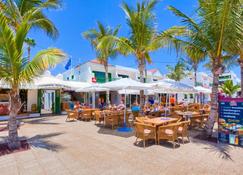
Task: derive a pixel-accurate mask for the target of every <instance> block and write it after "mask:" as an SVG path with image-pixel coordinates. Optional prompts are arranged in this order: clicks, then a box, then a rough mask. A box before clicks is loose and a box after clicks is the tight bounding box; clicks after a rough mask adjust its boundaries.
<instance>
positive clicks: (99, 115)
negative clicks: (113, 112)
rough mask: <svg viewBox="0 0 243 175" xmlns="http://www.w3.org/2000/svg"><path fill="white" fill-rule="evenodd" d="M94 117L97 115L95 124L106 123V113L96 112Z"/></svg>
mask: <svg viewBox="0 0 243 175" xmlns="http://www.w3.org/2000/svg"><path fill="white" fill-rule="evenodd" d="M94 115H95V124H97V122H99V124H100V123H102V122H103V123H104V112H103V111H98V110H96V111H95V112H94Z"/></svg>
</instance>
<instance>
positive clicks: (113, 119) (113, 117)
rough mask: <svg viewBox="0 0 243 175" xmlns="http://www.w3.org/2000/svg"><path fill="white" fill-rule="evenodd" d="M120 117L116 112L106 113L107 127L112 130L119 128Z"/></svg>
mask: <svg viewBox="0 0 243 175" xmlns="http://www.w3.org/2000/svg"><path fill="white" fill-rule="evenodd" d="M118 117H119V116H118V115H117V114H116V113H115V112H106V113H105V126H107V125H109V126H111V129H114V126H118Z"/></svg>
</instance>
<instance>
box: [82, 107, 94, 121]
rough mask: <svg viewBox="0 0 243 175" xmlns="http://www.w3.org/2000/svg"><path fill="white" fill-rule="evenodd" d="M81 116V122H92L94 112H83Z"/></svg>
mask: <svg viewBox="0 0 243 175" xmlns="http://www.w3.org/2000/svg"><path fill="white" fill-rule="evenodd" d="M80 116H81V120H84V121H90V120H91V118H92V111H91V110H85V109H84V110H83V111H82V112H81V114H80Z"/></svg>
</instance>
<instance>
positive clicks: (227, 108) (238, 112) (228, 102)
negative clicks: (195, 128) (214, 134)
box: [218, 97, 243, 147]
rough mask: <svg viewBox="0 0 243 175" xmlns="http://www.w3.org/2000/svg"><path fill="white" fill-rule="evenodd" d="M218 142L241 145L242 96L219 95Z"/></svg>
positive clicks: (242, 138) (242, 121)
mask: <svg viewBox="0 0 243 175" xmlns="http://www.w3.org/2000/svg"><path fill="white" fill-rule="evenodd" d="M218 124H219V125H218V139H219V142H223V143H228V144H231V145H237V146H241V147H243V98H228V97H219V121H218Z"/></svg>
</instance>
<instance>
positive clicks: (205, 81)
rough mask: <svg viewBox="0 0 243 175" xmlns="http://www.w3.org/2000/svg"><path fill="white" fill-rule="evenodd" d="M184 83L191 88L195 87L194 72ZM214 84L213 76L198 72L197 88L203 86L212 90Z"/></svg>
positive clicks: (190, 73)
mask: <svg viewBox="0 0 243 175" xmlns="http://www.w3.org/2000/svg"><path fill="white" fill-rule="evenodd" d="M181 82H182V83H185V84H188V85H190V86H194V85H195V76H194V72H189V73H188V75H187V77H186V78H184V79H183V80H181ZM212 82H213V78H212V76H210V75H208V74H206V73H205V72H197V83H196V85H197V86H202V87H205V88H211V86H212Z"/></svg>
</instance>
